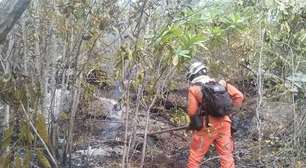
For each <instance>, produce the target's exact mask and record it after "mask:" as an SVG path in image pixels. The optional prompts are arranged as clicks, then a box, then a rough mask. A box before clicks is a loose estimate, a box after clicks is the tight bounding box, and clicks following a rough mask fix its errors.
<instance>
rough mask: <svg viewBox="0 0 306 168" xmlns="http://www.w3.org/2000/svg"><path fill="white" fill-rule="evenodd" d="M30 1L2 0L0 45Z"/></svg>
mask: <svg viewBox="0 0 306 168" xmlns="http://www.w3.org/2000/svg"><path fill="white" fill-rule="evenodd" d="M29 3H30V0H4V1H3V2H1V3H0V44H1V43H2V42H3V41H4V40H5V38H6V35H7V34H8V33H9V32H10V30H11V29H12V28H13V26H14V24H15V23H16V21H17V20H18V19H19V18H20V16H21V15H22V13H23V12H24V11H25V10H26V8H27V7H28V5H29Z"/></svg>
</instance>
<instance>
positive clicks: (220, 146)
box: [187, 80, 244, 168]
mask: <svg viewBox="0 0 306 168" xmlns="http://www.w3.org/2000/svg"><path fill="white" fill-rule="evenodd" d="M219 83H220V84H222V85H223V86H225V87H226V88H227V91H228V93H229V95H230V96H231V98H232V101H233V105H234V106H235V107H240V106H241V104H242V101H243V99H244V96H243V94H242V93H241V92H240V91H239V90H238V89H237V88H235V87H234V86H233V85H231V84H226V82H225V81H224V80H221V81H220V82H219ZM201 103H203V102H202V92H201V87H200V86H197V85H192V86H191V87H189V90H188V109H187V110H188V115H189V116H190V117H192V116H194V115H195V114H196V113H197V111H198V108H199V106H200V104H201ZM208 122H209V123H208V127H206V121H205V120H204V123H203V125H204V128H202V129H201V130H199V131H194V132H193V134H192V142H191V145H190V151H189V158H188V164H187V167H188V168H198V167H200V165H201V161H202V159H203V157H204V155H205V154H206V152H207V151H208V149H209V146H210V145H211V144H212V143H213V144H215V147H216V150H217V153H218V155H219V157H220V164H221V168H234V167H235V163H234V158H233V145H234V144H233V140H232V137H231V119H230V118H229V116H224V117H213V116H210V115H209V116H208Z"/></svg>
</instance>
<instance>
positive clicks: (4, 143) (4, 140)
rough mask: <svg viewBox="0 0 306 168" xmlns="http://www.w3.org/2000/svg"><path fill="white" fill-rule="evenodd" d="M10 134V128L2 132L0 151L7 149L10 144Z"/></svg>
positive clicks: (11, 131) (11, 132)
mask: <svg viewBox="0 0 306 168" xmlns="http://www.w3.org/2000/svg"><path fill="white" fill-rule="evenodd" d="M12 134H13V130H12V128H8V129H6V130H4V134H3V138H2V141H1V149H2V150H4V149H5V148H7V147H9V145H10V144H11V141H12Z"/></svg>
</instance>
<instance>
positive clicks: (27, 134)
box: [18, 121, 34, 146]
mask: <svg viewBox="0 0 306 168" xmlns="http://www.w3.org/2000/svg"><path fill="white" fill-rule="evenodd" d="M18 137H19V139H20V141H21V142H23V144H24V145H26V146H30V145H32V143H33V141H34V136H33V134H32V131H31V129H30V126H29V124H28V123H27V122H26V121H22V122H21V124H20V132H19V136H18Z"/></svg>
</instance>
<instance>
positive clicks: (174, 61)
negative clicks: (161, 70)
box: [172, 56, 179, 66]
mask: <svg viewBox="0 0 306 168" xmlns="http://www.w3.org/2000/svg"><path fill="white" fill-rule="evenodd" d="M178 63H179V57H178V56H174V57H173V60H172V64H173V65H174V66H177V64H178Z"/></svg>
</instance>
